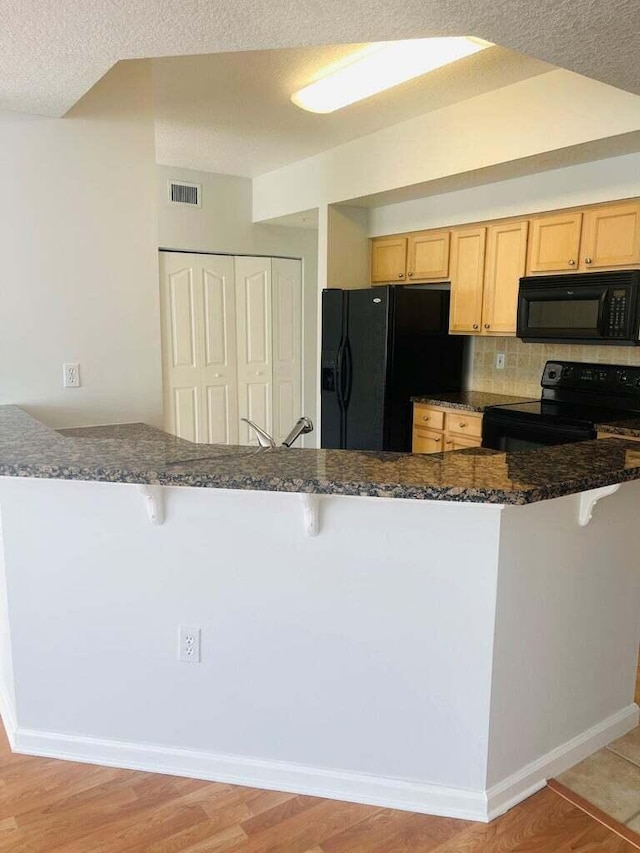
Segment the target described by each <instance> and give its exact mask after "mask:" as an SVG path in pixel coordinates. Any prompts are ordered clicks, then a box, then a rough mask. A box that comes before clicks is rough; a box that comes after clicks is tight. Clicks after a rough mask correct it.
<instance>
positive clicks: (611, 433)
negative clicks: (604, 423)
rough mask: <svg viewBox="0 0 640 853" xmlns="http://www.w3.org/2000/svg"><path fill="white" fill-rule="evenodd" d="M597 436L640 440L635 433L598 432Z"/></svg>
mask: <svg viewBox="0 0 640 853" xmlns="http://www.w3.org/2000/svg"><path fill="white" fill-rule="evenodd" d="M598 438H622V439H623V440H624V441H640V436H637V435H617V434H616V433H613V432H599V433H598Z"/></svg>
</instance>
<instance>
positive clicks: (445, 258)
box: [407, 231, 451, 281]
mask: <svg viewBox="0 0 640 853" xmlns="http://www.w3.org/2000/svg"><path fill="white" fill-rule="evenodd" d="M450 241H451V232H450V231H424V232H423V233H422V234H411V235H410V236H409V243H408V249H407V280H408V281H437V280H438V279H444V278H447V277H448V276H449V244H450Z"/></svg>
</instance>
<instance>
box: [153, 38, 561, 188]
mask: <svg viewBox="0 0 640 853" xmlns="http://www.w3.org/2000/svg"><path fill="white" fill-rule="evenodd" d="M358 49H359V47H358V46H354V45H350V46H349V45H342V46H339V47H336V46H334V47H312V48H297V49H288V50H266V51H250V52H241V53H225V54H209V55H206V56H189V57H176V58H172V59H157V60H154V63H153V79H154V98H155V115H156V159H157V161H158V162H159V163H163V164H165V165H170V166H171V165H180V166H184V167H186V168H190V169H202V170H204V171H209V172H222V173H226V174H233V175H245V176H249V177H254V176H256V175H261V174H264V173H265V172H268V171H271V170H272V169H277V168H278V167H280V166H284V165H286V164H287V163H291V162H294V161H296V160H302V159H304V158H306V157H311V156H313V155H314V154H318V153H320V152H321V151H324V150H326V149H328V148H333V147H334V146H336V145H340V144H342V143H343V142H347V141H349V140H351V139H355V138H356V137H359V136H364V135H366V134H369V133H373V132H374V131H376V130H379V129H380V128H382V127H387V126H389V125H394V124H397V123H398V122H402V121H405V120H407V119H409V118H413V117H414V116H416V115H420V114H422V113H426V112H431V111H432V110H437V109H441V108H442V107H445V106H448V105H449V104H453V103H456V102H458V101H464V100H466V99H468V98H471V97H474V96H476V95H479V94H482V93H484V92H488V91H491V90H492V89H496V88H499V87H501V86H507V85H509V84H511V83H515V82H517V81H519V80H523V79H525V78H527V77H532V76H534V75H536V74H542V73H544V72H546V71H548V70H550V69H551V68H552V67H553V66H550V65H548V64H546V63H543V62H539V61H538V60H534V59H529V58H528V57H525V56H523V55H522V54H519V53H515V52H514V51H510V50H505V49H504V48H498V47H494V48H490V49H488V50H484V51H482V52H481V53H478V54H476V55H475V56H471V57H468V58H467V59H464V60H460V61H459V62H456V63H454V64H453V65H449V66H447V67H446V68H441V69H439V70H438V71H434V72H432V73H431V74H427V75H424V76H423V77H420V78H417V79H415V80H412V81H410V82H408V83H405V84H403V85H401V86H396V87H394V88H393V89H392V90H390V91H388V92H385V93H381V94H379V95H376V96H375V97H373V98H368V99H366V100H365V101H361V102H360V103H357V104H353V105H351V106H349V107H347V108H346V109H344V110H338V111H337V112H335V113H331V114H328V115H317V114H315V113H309V112H306V111H305V110H301V109H299V108H298V107H296V106H294V105H293V104H292V103H291V100H290V96H291V94H292V93H293V92H295V91H296V90H297V89H299V88H301V87H302V86H304V85H306V84H307V83H308V82H310V81H311V80H312V79H313V75H314V74H316V73H317V71H318V69H319V68H323V67H326V66H328V65H330V64H331V63H333V62H335V61H336V60H338V59H341V58H342V57H344V56H346V55H349V54H351V53H354V52H355V51H357V50H358Z"/></svg>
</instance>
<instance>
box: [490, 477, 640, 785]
mask: <svg viewBox="0 0 640 853" xmlns="http://www.w3.org/2000/svg"><path fill="white" fill-rule="evenodd" d="M536 475H538V476H539V472H538V470H537V469H535V462H534V463H532V478H533V482H535V477H536ZM639 500H640V483H637V482H634V483H623V484H622V486H621V487H620V490H619V492H618V493H617V494H614V495H612V496H609V497H605V498H604V499H603V500H601V501H600V502H599V503H598V504H597V506H596V507H595V509H594V511H593V518H592V520H591V522H590V523H589V524H588V525H587V526H586V527H580V526H579V525H578V523H577V513H578V503H579V496H577V495H574V496H570V497H565V498H560V499H558V500H554V501H542V502H541V503H538V504H534V505H533V506H528V507H506V508H505V510H504V514H503V519H502V522H503V523H502V528H501V536H500V566H499V570H498V594H497V607H496V629H495V649H494V660H493V687H492V695H491V737H490V742H491V748H490V751H489V768H488V769H489V774H488V786H489V787H491V786H492V785H495V784H496V783H499V782H501V781H502V780H503V779H504V778H505V777H508V776H509V775H510V774H512V773H514V772H516V771H517V770H518V769H519V768H522V767H526V766H527V765H529V764H530V763H531V762H534V761H536V759H538V758H539V756H540V754H541V753H547V754H549V753H552V752H553V750H556V749H557V748H558V747H560V746H561V745H562V744H563V743H565V742H567V741H570V740H571V738H574V737H576V735H580V733H583V732H588V731H590V730H592V729H593V728H594V727H595V728H596V729H597V727H598V725H599V724H600V723H601V721H602V720H605V719H610V718H611V717H615V715H616V714H617V713H618V712H620V710H621V709H624V708H631V709H632V710H633V708H634V705H633V701H634V692H635V682H636V665H637V660H638V642H639V641H640V625H638V619H637V614H638V608H639V607H640V573H639V572H638V557H637V548H636V543H635V541H634V539H635V537H634V535H633V533H632V531H633V530H634V529H635V528H637V524H638V501H639ZM594 684H597V685H598V690H596V691H594V690H593V686H594ZM606 742H607V740H606V739H605V741H604V743H606ZM580 757H581V756H575V757H574V761H573V762H569V764H565V766H570V764H571V763H575V762H577V761H578V760H579V759H580ZM560 769H563V768H561V767H559V768H556V772H558V771H559V770H560Z"/></svg>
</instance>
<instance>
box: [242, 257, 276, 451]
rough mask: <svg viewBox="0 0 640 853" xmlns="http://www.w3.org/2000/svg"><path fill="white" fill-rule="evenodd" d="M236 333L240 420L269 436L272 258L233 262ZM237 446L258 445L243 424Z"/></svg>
mask: <svg viewBox="0 0 640 853" xmlns="http://www.w3.org/2000/svg"><path fill="white" fill-rule="evenodd" d="M236 329H237V344H238V346H237V353H238V410H239V417H240V418H243V417H244V418H250V419H251V420H252V421H255V422H256V423H257V424H258V425H259V426H261V427H262V428H263V429H265V430H266V431H267V432H269V433H272V432H273V412H272V405H271V400H272V384H273V359H272V340H273V327H272V309H271V258H253V257H242V258H236ZM240 444H257V440H256V439H255V438H254V433H253V431H252V430H250V429H249V427H248V426H247V424H244V423H243V424H240Z"/></svg>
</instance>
